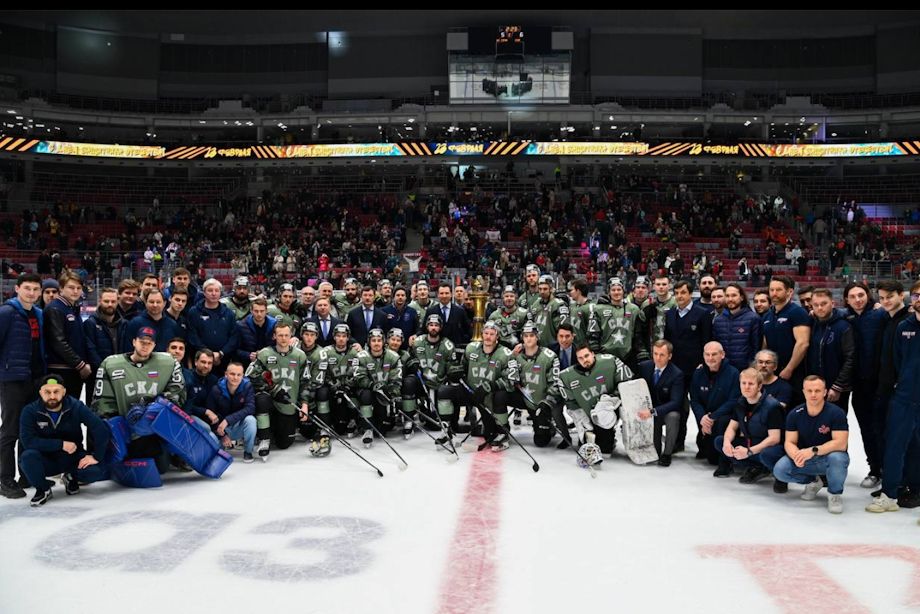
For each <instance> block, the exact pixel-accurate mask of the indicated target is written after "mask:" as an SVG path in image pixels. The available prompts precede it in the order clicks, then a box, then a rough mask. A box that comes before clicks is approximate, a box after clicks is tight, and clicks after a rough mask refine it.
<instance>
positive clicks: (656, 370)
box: [655, 369, 661, 386]
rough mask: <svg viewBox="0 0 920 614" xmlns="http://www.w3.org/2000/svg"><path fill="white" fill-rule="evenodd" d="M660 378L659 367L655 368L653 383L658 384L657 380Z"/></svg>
mask: <svg viewBox="0 0 920 614" xmlns="http://www.w3.org/2000/svg"><path fill="white" fill-rule="evenodd" d="M659 379H661V369H655V385H656V386H657V385H658V380H659Z"/></svg>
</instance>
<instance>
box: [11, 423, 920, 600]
mask: <svg viewBox="0 0 920 614" xmlns="http://www.w3.org/2000/svg"><path fill="white" fill-rule="evenodd" d="M851 428H852V429H853V430H852V431H851V438H850V454H851V466H850V474H849V478H848V480H847V487H846V491H845V493H844V505H845V511H844V513H843V514H842V515H840V516H835V515H831V514H829V513H828V512H827V509H826V491H822V493H821V494H819V496H818V499H817V500H816V501H813V502H803V501H801V500H799V496H798V495H799V494H800V492H801V487H800V486H797V485H791V486H790V491H789V493H788V494H786V495H775V494H774V493H773V492H772V489H771V486H770V484H771V480H764V481H763V482H761V483H759V484H757V485H743V484H739V483H738V481H737V477H735V478H732V479H722V480H717V479H715V478H713V477H712V467H710V466H709V465H707V464H706V463H705V461H696V460H694V459H693V454H694V452H695V450H694V449H690V450H688V451H687V452H686V453H682V454H679V455H677V456H676V457H675V460H674V464H673V465H672V466H671V467H670V468H669V469H663V468H660V467H657V466H647V467H638V466H634V465H632V464H631V463H629V461H628V460H626V458H625V456H623V455H622V454H620V455H619V456H618V457H616V458H614V459H608V460H605V461H604V463H603V465H602V468H601V469H600V471H599V472H598V476H597V479H591V478H590V476H589V475H588V473H587V472H586V471H585V470H583V469H579V468H578V467H577V466H576V463H575V455H574V453H573V452H572V451H571V450H565V451H560V450H556V449H555V448H554V447H550V448H548V449H540V450H538V449H536V448H533V447H532V445H530V442H531V437H530V435H529V434H528V430H526V429H523V428H522V429H519V430H516V431H515V433H516V434H517V435H518V436H519V437H520V438H521V440H522V441H523V442H525V444H527V445H528V449H529V450H530V451H531V452H532V453H533V454H534V456H535V457H536V458H537V460H538V461H539V463H540V466H541V469H540V471H539V473H533V472H532V471H531V461H530V460H529V459H528V458H527V457H526V456H525V455H524V454H523V453H522V452H521V450H520V449H518V448H516V447H512V448H511V449H509V450H507V451H505V452H503V453H502V454H503V455H504V458H502V459H501V472H502V480H501V484H500V487H499V488H500V491H499V492H500V496H499V498H498V500H499V501H500V504H499V509H491V508H482V507H479V508H478V509H477V510H476V513H477V514H480V515H481V516H480V517H481V518H483V519H484V520H485V521H486V522H492V523H497V530H496V531H495V533H494V535H495V539H496V540H497V544H496V549H495V561H494V564H495V569H496V570H497V573H496V575H495V578H494V584H493V589H494V599H489V598H485V599H483V600H482V601H481V602H477V599H476V598H474V599H473V600H471V601H470V602H469V603H472V604H474V605H472V606H470V607H468V608H466V609H464V608H462V607H460V604H461V603H462V601H459V600H457V599H452V598H446V597H445V591H446V590H448V588H447V587H449V586H453V587H454V588H456V587H457V586H458V585H460V586H462V585H463V582H466V581H468V582H469V583H470V584H471V585H472V583H473V582H475V581H477V580H482V578H479V577H478V574H479V569H480V567H479V565H480V563H481V561H480V560H478V559H477V555H478V554H479V553H480V552H481V551H482V550H481V546H475V545H471V546H469V548H472V550H470V551H467V552H464V551H463V548H456V549H453V550H452V546H451V544H452V542H453V539H454V535H455V532H456V531H457V519H458V518H459V516H460V512H461V507H462V506H463V505H468V504H472V505H475V501H473V502H465V501H464V496H465V490H466V484H467V478H468V475H469V472H470V468H471V467H472V466H473V462H472V458H473V454H475V453H474V452H462V451H461V452H460V456H461V459H460V461H459V462H457V463H453V464H451V463H449V462H447V461H446V458H447V454H446V453H445V452H443V451H437V450H436V448H435V446H434V445H433V443H432V442H431V440H430V439H428V438H427V437H425V436H424V434H421V433H416V435H415V436H414V438H413V439H412V440H411V441H409V442H405V441H403V440H402V437H401V436H400V437H392V438H391V439H390V441H391V442H392V443H393V445H394V446H396V447H397V449H398V450H399V451H400V452H401V453H402V454H403V456H404V457H405V458H406V460H407V461H408V462H409V468H408V470H406V471H404V472H401V471H399V470H398V468H397V461H396V457H395V456H394V455H393V454H392V453H391V452H390V451H389V450H388V449H387V448H386V447H385V446H384V445H382V443H381V442H379V441H378V442H376V444H375V446H374V448H373V449H372V450H369V451H364V450H363V449H362V453H365V452H366V456H367V457H368V458H369V459H370V460H371V461H372V462H374V463H376V464H377V465H378V466H379V467H380V468H381V469H382V470H383V472H384V473H385V477H384V478H378V477H377V476H376V474H375V473H374V472H373V471H372V470H371V469H369V468H368V467H367V466H366V465H364V464H363V463H361V462H360V461H359V460H358V459H357V458H355V457H354V456H352V455H351V454H350V453H349V452H348V451H346V450H345V449H343V448H342V447H341V446H340V445H338V444H335V443H334V444H333V453H332V455H331V456H330V457H328V458H325V459H314V458H310V457H309V455H308V453H307V450H306V445H305V444H304V443H303V442H300V441H298V442H297V443H296V444H295V445H294V446H293V447H292V448H290V449H288V450H286V451H278V450H275V451H273V452H272V453H271V455H270V457H269V461H268V462H267V463H262V462H260V461H258V460H257V461H256V462H255V463H254V464H251V465H244V464H243V463H242V462H239V461H240V460H241V459H240V458H239V456H240V453H239V451H237V452H236V453H235V455H236V457H237V458H236V461H237V462H234V464H233V466H231V467H230V469H229V470H228V471H227V473H226V474H225V475H224V477H223V478H222V479H220V480H218V481H211V480H208V479H206V478H202V477H198V476H197V475H195V474H178V473H170V474H167V475H166V476H165V478H166V479H165V484H164V486H163V487H162V488H159V489H153V490H131V489H126V488H122V487H120V486H118V485H116V484H113V483H104V484H94V485H91V486H86V487H83V489H82V490H81V492H80V494H79V495H77V496H73V497H67V496H65V494H64V489H63V487H61V486H59V485H58V486H56V487H55V488H54V495H55V497H54V499H52V500H51V501H50V502H48V504H47V505H45V506H44V507H43V508H39V509H31V508H30V507H29V504H28V501H29V497H31V495H32V490H31V489H30V490H29V491H28V497H27V498H26V499H19V500H13V501H11V500H5V499H3V500H0V553H2V557H0V603H2V606H0V612H2V613H3V614H20V613H35V612H41V613H44V612H65V611H66V612H79V613H82V612H94V613H95V614H121V613H124V614H147V613H156V614H163V613H166V612H176V613H178V612H183V613H184V612H204V611H217V610H218V609H220V610H221V611H226V612H247V613H259V614H263V613H270V612H296V613H297V614H312V613H316V614H319V613H332V612H347V613H354V614H360V613H368V614H370V613H374V614H381V613H390V612H392V613H394V614H397V613H398V614H407V613H410V614H411V613H416V612H418V613H428V612H438V611H441V612H460V611H470V612H488V611H493V612H501V613H517V612H552V613H562V612H570V611H576V609H577V610H579V611H581V610H584V611H590V612H613V611H615V612H642V611H651V612H667V611H670V612H682V613H683V612H707V613H711V612H728V611H730V610H736V611H741V612H744V613H745V614H750V613H752V612H783V611H793V610H796V609H799V610H804V611H808V612H809V613H810V614H815V612H825V611H831V610H833V611H838V612H840V611H846V612H873V611H877V612H886V613H893V612H916V611H918V609H920V603H918V602H917V600H916V598H914V597H913V595H912V593H911V590H912V589H914V590H916V587H917V586H920V563H918V561H920V549H918V547H920V526H918V525H917V524H916V522H917V518H918V514H917V511H916V510H901V511H899V512H897V513H888V514H882V515H874V514H869V513H867V512H865V511H863V507H864V506H865V505H866V504H867V503H868V502H869V501H870V498H869V492H868V491H867V490H866V489H862V488H860V487H859V481H860V480H861V479H862V478H863V476H865V474H866V472H867V468H866V464H865V458H864V456H863V453H862V446H861V443H860V438H859V433H858V429H857V426H856V424H855V420H854V419H852V416H851ZM693 437H694V433H692V432H691V434H690V435H689V436H688V442H690V443H691V448H692V441H693ZM357 441H358V440H353V442H355V443H357ZM557 441H558V438H557V439H556V440H554V442H553V443H554V444H555V443H556V442H557ZM619 452H622V450H620V451H619ZM482 454H493V453H492V452H489V451H486V452H483V453H482ZM769 546H774V547H779V548H778V549H776V551H777V552H779V554H778V555H777V556H778V558H776V559H775V560H773V561H771V560H770V559H769V558H767V557H765V553H766V552H769V551H768V550H767V549H766V547H769ZM782 546H793V548H782ZM806 546H810V547H818V548H819V550H818V552H824V549H826V551H827V553H828V554H827V556H826V557H825V556H814V552H815V550H814V548H811V549H807V550H806V548H805V547H806ZM799 547H801V551H799V550H798V548H799ZM897 548H901V550H897ZM707 552H709V553H712V552H731V553H735V554H736V555H737V556H731V557H728V558H726V557H719V556H706V553H707ZM451 555H454V556H462V557H464V560H465V559H466V557H467V556H469V557H470V558H469V560H470V562H469V564H468V565H465V568H466V569H467V571H466V573H465V578H461V579H460V581H459V582H456V581H455V582H451V581H450V579H449V578H445V569H446V567H447V562H448V561H447V559H448V557H449V556H451ZM867 555H872V556H867ZM911 558H912V560H913V562H911V560H910V559H911ZM757 565H761V566H762V570H761V572H760V577H761V580H762V581H758V579H757V578H756V577H755V576H754V575H752V572H751V569H749V568H748V566H754V567H756V566H757ZM764 570H765V571H764ZM795 570H799V571H798V573H796V571H795ZM803 570H804V571H803ZM485 580H486V581H487V582H488V578H486V579H485ZM764 582H766V584H764ZM771 583H772V584H771ZM769 586H774V587H781V590H775V591H772V594H771V593H768V591H767V587H769ZM838 586H839V587H840V590H838V588H837V587H838ZM822 591H830V592H831V594H832V595H834V597H832V599H831V600H830V601H823V600H819V599H816V597H815V596H816V595H821V594H822ZM912 600H913V603H911V601H912ZM822 604H824V606H825V607H822ZM799 606H800V607H799ZM806 606H807V607H806ZM844 606H845V607H844Z"/></svg>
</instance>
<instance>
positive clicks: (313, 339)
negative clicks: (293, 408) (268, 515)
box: [300, 320, 331, 457]
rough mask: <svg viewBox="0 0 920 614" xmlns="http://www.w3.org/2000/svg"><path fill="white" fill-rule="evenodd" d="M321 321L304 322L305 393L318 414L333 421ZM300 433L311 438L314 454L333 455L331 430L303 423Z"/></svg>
mask: <svg viewBox="0 0 920 614" xmlns="http://www.w3.org/2000/svg"><path fill="white" fill-rule="evenodd" d="M318 340H319V324H318V323H317V322H315V321H312V320H311V321H307V322H304V323H303V328H302V330H301V343H302V345H301V349H302V350H303V352H304V354H306V356H307V365H306V367H305V369H304V374H305V375H306V376H307V377H305V381H306V384H305V393H304V396H305V398H306V400H307V405H309V406H310V407H312V408H313V412H314V414H319V417H320V419H321V420H322V421H323V422H324V423H325V424H329V423H330V420H329V414H330V411H329V399H330V389H329V386H328V385H327V379H328V378H329V377H330V376H329V368H330V362H329V351H331V350H329V351H327V350H326V348H324V347H322V346H320V345H318V343H317V342H318ZM300 434H301V435H303V436H304V437H305V438H306V439H309V440H311V443H310V454H311V455H312V456H316V457H323V456H329V452H330V451H331V448H330V439H329V433H326V432H325V431H324V430H322V429H320V428H317V425H315V424H313V423H312V422H307V423H303V424H301V426H300Z"/></svg>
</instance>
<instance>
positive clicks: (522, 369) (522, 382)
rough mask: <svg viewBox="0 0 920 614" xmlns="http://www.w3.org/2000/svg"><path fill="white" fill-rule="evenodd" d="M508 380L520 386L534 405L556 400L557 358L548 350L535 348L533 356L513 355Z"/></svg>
mask: <svg viewBox="0 0 920 614" xmlns="http://www.w3.org/2000/svg"><path fill="white" fill-rule="evenodd" d="M508 380H509V381H510V382H511V384H512V385H513V386H521V387H522V388H523V389H524V391H525V392H526V393H527V395H528V396H529V397H530V399H531V400H532V401H533V402H534V403H539V402H540V401H542V400H543V399H546V398H550V399H558V398H559V397H560V392H559V357H558V356H556V354H555V352H553V351H552V350H550V349H548V348H543V347H541V348H537V351H536V352H535V353H534V354H533V356H528V355H527V354H526V352H525V351H523V350H522V351H521V352H520V353H518V354H514V355H513V356H512V357H511V360H510V361H509V363H508Z"/></svg>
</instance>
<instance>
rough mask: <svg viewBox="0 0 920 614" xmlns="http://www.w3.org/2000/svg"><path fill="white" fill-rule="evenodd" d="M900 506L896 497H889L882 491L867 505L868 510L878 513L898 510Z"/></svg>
mask: <svg viewBox="0 0 920 614" xmlns="http://www.w3.org/2000/svg"><path fill="white" fill-rule="evenodd" d="M899 509H901V508H900V506H898V502H897V501H896V500H895V499H890V498H888V495H886V494H885V493H880V494H879V496H877V497H876V498H875V499H873V500H872V503H870V504H869V505H867V506H866V511H867V512H873V513H876V514H881V513H882V512H896V511H898V510H899Z"/></svg>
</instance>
